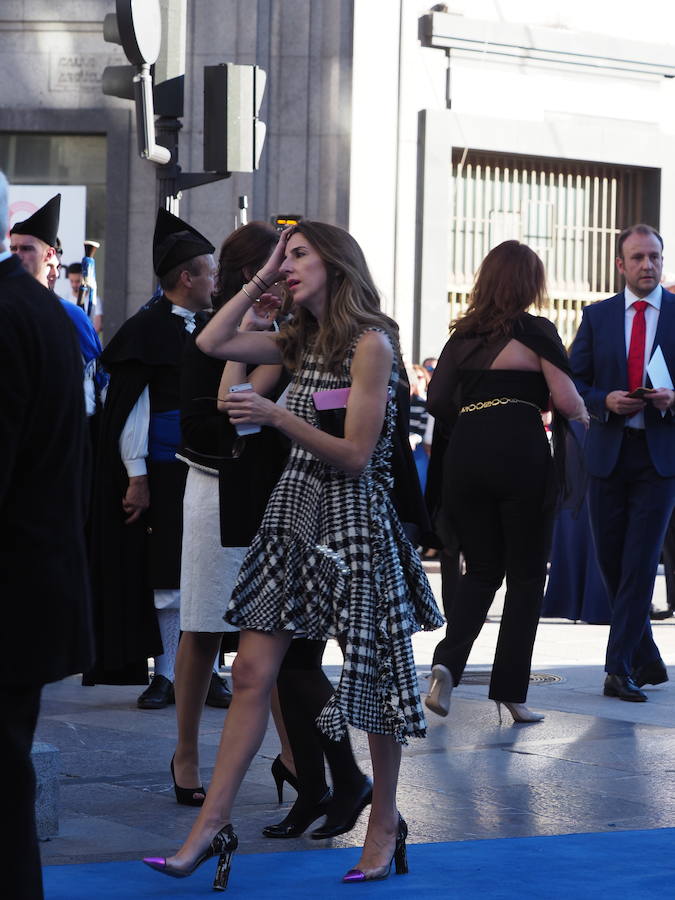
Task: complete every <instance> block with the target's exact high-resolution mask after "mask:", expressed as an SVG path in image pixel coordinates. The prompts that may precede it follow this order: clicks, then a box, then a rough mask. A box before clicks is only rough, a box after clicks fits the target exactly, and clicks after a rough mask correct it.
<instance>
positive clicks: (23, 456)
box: [0, 256, 92, 685]
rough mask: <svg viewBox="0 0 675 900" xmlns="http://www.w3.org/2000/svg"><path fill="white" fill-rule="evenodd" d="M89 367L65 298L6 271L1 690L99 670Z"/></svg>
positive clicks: (0, 424)
mask: <svg viewBox="0 0 675 900" xmlns="http://www.w3.org/2000/svg"><path fill="white" fill-rule="evenodd" d="M85 429H86V421H85V413H84V396H83V391H82V358H81V356H80V350H79V347H78V343H77V338H76V335H75V330H74V328H73V326H72V324H71V322H70V320H69V318H68V316H67V314H66V312H65V311H64V310H63V308H62V307H61V304H60V303H59V301H58V299H57V298H56V297H55V296H54V295H53V294H52V293H50V291H48V290H47V289H46V288H44V287H42V286H41V285H40V284H38V282H37V281H36V280H35V279H34V278H33V277H32V276H31V275H29V274H28V273H27V272H26V271H25V270H24V269H23V268H22V267H21V264H20V262H19V260H18V257H16V256H12V257H10V258H9V259H6V260H4V261H3V262H0V598H1V600H2V630H1V631H0V683H2V684H5V685H39V684H45V683H47V682H50V681H56V680H57V679H59V678H63V677H65V676H66V675H70V674H73V673H75V672H81V671H82V670H83V669H84V668H86V667H87V666H89V665H90V664H91V653H92V641H91V610H90V602H89V586H88V579H87V565H86V557H85V545H84V521H85V512H86V510H85V496H86V495H85V486H86V485H87V483H88V475H89V470H88V466H89V460H88V459H87V444H86V431H85Z"/></svg>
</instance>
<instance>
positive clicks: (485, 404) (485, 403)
mask: <svg viewBox="0 0 675 900" xmlns="http://www.w3.org/2000/svg"><path fill="white" fill-rule="evenodd" d="M507 403H524V404H525V405H526V406H533V407H534V408H535V409H536V410H537V412H538V413H540V412H541V410H540V409H539V407H538V406H537V404H536V403H530V401H529V400H518V399H516V398H515V397H497V398H496V399H495V400H479V401H478V403H469V405H468V406H463V407H462V408H461V409H460V411H459V412H460V414H461V413H468V412H478V411H479V410H481V409H489V408H490V407H491V406H506V404H507Z"/></svg>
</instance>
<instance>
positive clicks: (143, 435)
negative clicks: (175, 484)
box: [119, 384, 150, 478]
mask: <svg viewBox="0 0 675 900" xmlns="http://www.w3.org/2000/svg"><path fill="white" fill-rule="evenodd" d="M149 429H150V389H149V388H148V386H147V384H146V386H145V388H144V389H143V393H142V394H141V395H140V397H139V398H138V400H137V401H136V403H135V404H134V408H133V409H132V410H131V412H130V413H129V415H128V416H127V420H126V422H125V423H124V428H123V429H122V434H121V435H120V444H119V446H120V456H121V457H122V462H123V463H124V468H125V469H126V470H127V475H128V477H129V478H135V477H137V476H138V475H147V473H148V468H147V466H146V464H145V458H146V456H147V455H148V431H149Z"/></svg>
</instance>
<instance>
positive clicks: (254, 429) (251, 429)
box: [230, 381, 260, 437]
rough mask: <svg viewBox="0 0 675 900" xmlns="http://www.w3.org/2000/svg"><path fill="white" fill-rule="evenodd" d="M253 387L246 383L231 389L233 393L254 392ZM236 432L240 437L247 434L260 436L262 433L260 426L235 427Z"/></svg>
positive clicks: (234, 385) (233, 386) (235, 385)
mask: <svg viewBox="0 0 675 900" xmlns="http://www.w3.org/2000/svg"><path fill="white" fill-rule="evenodd" d="M252 390H253V385H252V384H250V383H249V382H248V381H245V382H244V383H243V384H233V385H232V387H231V388H230V391H231V392H232V393H238V392H239V391H252ZM234 428H235V431H236V432H237V434H238V435H239V437H243V436H244V435H246V434H258V433H259V432H260V425H244V424H242V425H235V426H234Z"/></svg>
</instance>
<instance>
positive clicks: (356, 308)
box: [280, 219, 400, 375]
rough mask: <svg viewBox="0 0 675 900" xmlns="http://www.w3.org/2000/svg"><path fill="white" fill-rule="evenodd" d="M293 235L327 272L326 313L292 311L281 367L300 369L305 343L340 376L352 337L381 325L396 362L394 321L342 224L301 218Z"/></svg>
mask: <svg viewBox="0 0 675 900" xmlns="http://www.w3.org/2000/svg"><path fill="white" fill-rule="evenodd" d="M293 234H301V235H302V236H303V237H305V238H306V239H307V241H308V242H309V243H310V244H311V246H312V247H313V248H314V249H315V250H316V252H317V253H318V254H319V256H320V257H321V260H322V261H323V264H324V266H325V267H326V273H327V276H328V280H327V285H326V295H327V305H326V313H325V315H324V316H323V318H322V321H321V322H320V323H319V322H317V320H316V319H315V318H314V316H313V315H312V314H311V313H310V312H309V310H307V309H304V308H303V307H298V308H294V309H293V317H292V319H291V321H290V322H288V323H286V324H285V325H284V326H283V327H282V329H281V333H280V347H281V352H282V354H283V359H284V363H285V365H286V366H287V367H288V368H289V369H290V370H291V371H294V372H295V371H297V370H298V369H299V368H300V364H301V361H302V356H303V353H304V351H305V349H306V348H307V347H308V346H311V347H312V350H313V352H314V354H315V355H316V356H318V357H319V358H320V359H321V361H322V366H323V368H324V370H326V371H328V372H331V373H333V374H334V375H339V374H340V372H341V368H342V363H343V362H344V359H345V357H346V356H347V353H348V352H349V348H350V347H351V345H352V343H353V341H354V338H356V336H357V335H358V334H359V333H360V332H361V331H363V329H364V328H367V327H369V326H376V327H378V328H382V329H383V330H384V331H385V332H386V333H387V334H388V335H389V338H390V340H391V342H392V345H393V347H394V353H395V355H396V357H397V360H398V361H399V362H400V352H399V345H398V325H397V324H396V322H394V320H393V319H390V318H389V316H386V315H385V314H384V313H383V312H382V311H381V310H380V295H379V293H378V290H377V288H376V287H375V284H374V282H373V279H372V277H371V274H370V272H369V270H368V264H367V263H366V258H365V256H364V255H363V251H362V250H361V248H360V247H359V245H358V243H357V242H356V241H355V240H354V238H353V237H352V236H351V234H349V232H347V231H345V230H344V229H343V228H338V227H337V226H335V225H327V224H326V223H324V222H311V221H309V220H307V219H303V220H302V222H301V223H300V224H299V225H296V226H295V228H294V229H293V231H292V232H291V236H292V235H293Z"/></svg>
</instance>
